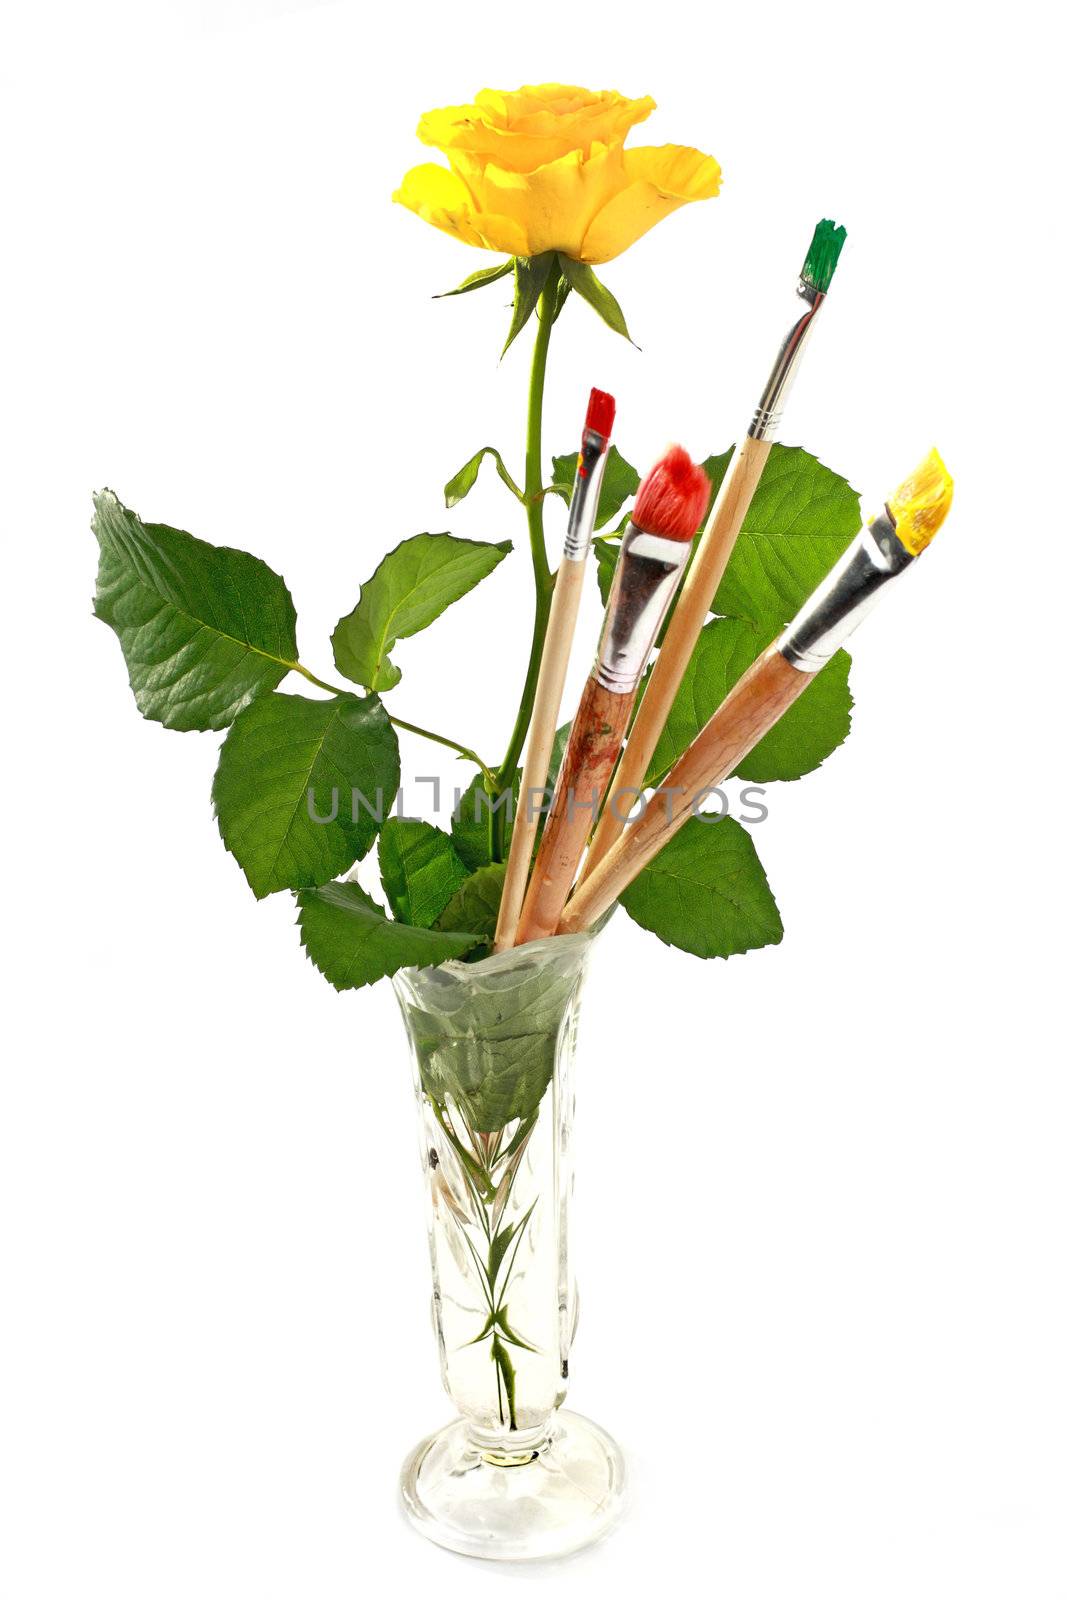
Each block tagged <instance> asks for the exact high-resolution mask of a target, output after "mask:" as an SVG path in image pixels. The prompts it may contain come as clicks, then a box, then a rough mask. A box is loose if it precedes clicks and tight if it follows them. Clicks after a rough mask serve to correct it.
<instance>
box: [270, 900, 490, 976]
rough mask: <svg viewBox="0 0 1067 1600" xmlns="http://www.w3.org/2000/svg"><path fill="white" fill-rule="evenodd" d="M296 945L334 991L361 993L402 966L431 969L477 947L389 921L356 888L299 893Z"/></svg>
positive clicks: (461, 936) (468, 940) (465, 937)
mask: <svg viewBox="0 0 1067 1600" xmlns="http://www.w3.org/2000/svg"><path fill="white" fill-rule="evenodd" d="M297 900H298V901H299V904H300V942H301V944H302V945H303V946H304V949H305V950H306V951H307V955H308V959H309V960H310V961H311V962H312V963H313V964H314V965H315V966H316V967H318V969H319V971H320V972H321V973H322V975H323V977H324V978H327V979H328V980H329V982H330V983H332V984H333V986H334V988H335V989H361V988H363V986H364V985H365V984H368V983H377V981H378V979H379V978H391V977H392V975H393V973H394V972H399V971H400V969H401V967H432V966H438V965H439V964H440V963H441V962H442V961H452V960H455V959H456V958H458V957H459V956H462V955H465V954H466V952H467V951H468V950H469V949H470V948H471V947H472V945H475V944H477V943H478V940H477V939H476V938H472V937H471V936H470V935H469V934H465V933H437V932H436V931H435V930H434V929H432V928H409V927H407V926H406V925H405V924H404V923H402V922H390V920H389V918H388V917H387V916H386V914H385V912H384V911H383V910H382V909H381V907H380V906H378V905H376V904H375V903H374V901H373V900H372V899H371V897H370V895H369V894H366V893H365V892H364V891H363V890H362V889H361V888H360V887H359V884H358V883H328V884H326V885H325V887H324V888H320V889H303V890H302V891H301V892H300V894H298V895H297Z"/></svg>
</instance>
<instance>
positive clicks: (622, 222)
mask: <svg viewBox="0 0 1067 1600" xmlns="http://www.w3.org/2000/svg"><path fill="white" fill-rule="evenodd" d="M622 162H623V169H624V173H625V184H624V185H622V186H620V188H619V190H618V192H617V193H616V194H615V195H614V196H613V197H612V198H611V199H610V200H608V202H607V203H606V204H605V205H604V206H603V208H602V209H601V210H600V211H599V212H598V213H597V215H596V216H595V217H594V218H593V220H592V222H591V223H590V225H589V227H588V228H587V230H586V232H585V234H584V237H583V239H582V243H581V248H580V253H579V255H578V259H579V260H580V261H586V262H588V263H589V264H590V265H591V266H596V265H598V264H599V263H600V262H602V261H611V260H612V259H613V257H615V256H617V255H620V254H621V253H622V251H623V250H628V249H629V247H630V245H632V244H634V243H635V242H636V240H638V239H640V238H641V236H642V234H645V233H647V232H648V230H649V229H650V228H654V227H655V225H656V223H657V222H661V221H662V220H663V218H664V217H667V216H669V215H670V213H671V212H672V211H676V210H677V209H678V207H679V206H683V205H686V204H688V202H689V201H691V200H708V199H710V198H711V197H712V196H713V195H717V194H718V192H719V180H720V177H721V171H720V168H719V163H718V162H717V161H716V160H715V159H714V158H713V157H712V156H706V155H704V154H703V153H702V151H700V150H693V149H691V148H690V147H689V146H687V145H678V144H666V145H659V146H645V147H642V148H639V149H637V150H624V151H623V152H622Z"/></svg>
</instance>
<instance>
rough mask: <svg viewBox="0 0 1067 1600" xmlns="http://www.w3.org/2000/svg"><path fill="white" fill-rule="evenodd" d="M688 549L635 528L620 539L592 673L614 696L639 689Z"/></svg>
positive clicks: (685, 543) (677, 541)
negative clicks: (617, 557) (620, 545)
mask: <svg viewBox="0 0 1067 1600" xmlns="http://www.w3.org/2000/svg"><path fill="white" fill-rule="evenodd" d="M689 550H690V545H689V543H688V542H687V541H684V540H681V541H680V540H678V539H662V538H660V537H659V535H658V534H655V533H646V532H645V531H644V529H643V528H638V527H635V526H634V524H633V523H631V524H630V526H629V527H628V528H627V530H626V532H625V534H624V535H623V540H622V547H621V549H620V551H619V559H618V563H617V565H616V567H615V578H614V581H613V583H612V585H611V593H610V594H609V595H608V604H607V612H606V615H605V618H604V631H603V632H602V633H601V635H600V646H599V649H598V650H597V661H596V667H595V668H594V677H595V678H596V681H597V682H598V683H599V684H600V685H601V687H602V688H605V689H609V690H610V691H611V692H612V694H629V693H630V692H631V691H632V690H634V689H636V688H637V685H638V682H639V681H640V677H641V674H642V672H643V671H644V670H645V663H646V662H647V660H648V658H649V656H650V655H651V653H652V646H653V645H654V644H655V642H656V635H657V634H658V633H659V630H660V628H661V626H662V624H663V619H664V617H665V616H666V615H667V607H668V606H669V605H670V603H671V601H672V599H673V598H674V592H675V590H676V589H677V587H678V584H679V581H680V579H681V576H682V573H683V572H684V571H685V564H686V561H687V559H688V557H689Z"/></svg>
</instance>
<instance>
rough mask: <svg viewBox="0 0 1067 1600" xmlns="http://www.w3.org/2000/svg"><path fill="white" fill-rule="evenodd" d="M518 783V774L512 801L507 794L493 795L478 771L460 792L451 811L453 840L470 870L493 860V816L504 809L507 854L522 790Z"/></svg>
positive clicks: (457, 851)
mask: <svg viewBox="0 0 1067 1600" xmlns="http://www.w3.org/2000/svg"><path fill="white" fill-rule="evenodd" d="M518 783H519V780H518V775H517V774H516V778H515V784H514V794H513V795H512V796H511V799H510V804H509V797H508V796H507V795H493V796H490V794H489V791H488V790H487V789H486V787H485V778H484V777H483V775H482V774H481V773H480V772H479V773H476V774H475V776H474V777H473V778H472V780H471V782H470V783H469V784H468V785H467V787H466V789H465V790H464V791H463V794H462V795H461V796H460V800H459V804H458V805H457V806H456V809H455V811H454V813H453V815H452V843H453V845H454V846H455V849H456V854H457V855H458V856H459V859H460V860H461V861H462V862H463V865H464V866H465V867H467V868H468V869H469V870H470V871H471V872H476V871H477V869H478V868H479V867H487V866H489V865H490V863H491V862H492V860H493V816H494V814H495V813H496V812H497V811H499V810H501V809H503V811H504V815H505V820H504V854H505V855H507V851H508V846H509V845H510V843H511V833H512V827H513V823H514V809H515V799H516V797H517V796H518V792H519V788H518Z"/></svg>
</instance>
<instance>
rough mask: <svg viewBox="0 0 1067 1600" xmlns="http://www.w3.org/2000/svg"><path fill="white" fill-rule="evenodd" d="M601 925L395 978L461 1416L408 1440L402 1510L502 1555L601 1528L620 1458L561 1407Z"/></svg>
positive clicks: (441, 1335) (442, 1330)
mask: <svg viewBox="0 0 1067 1600" xmlns="http://www.w3.org/2000/svg"><path fill="white" fill-rule="evenodd" d="M595 939H596V935H595V934H588V933H583V934H573V935H568V936H566V937H564V938H556V939H546V940H540V941H538V942H537V943H534V944H529V945H524V946H521V947H520V948H518V949H517V950H510V951H506V952H504V953H502V954H500V955H496V956H491V957H489V958H488V959H487V960H484V961H480V962H476V963H471V964H465V963H463V962H449V963H447V964H446V965H445V966H441V967H429V968H425V969H419V970H415V969H409V970H406V971H403V972H401V973H399V974H398V975H397V977H396V978H395V979H394V980H393V981H394V987H395V989H396V993H397V996H398V998H399V1001H400V1006H401V1010H402V1011H403V1014H404V1021H405V1024H406V1026H407V1031H408V1037H409V1039H410V1042H411V1049H412V1055H413V1057H414V1066H415V1089H416V1095H417V1100H418V1118H419V1140H420V1151H421V1157H422V1165H423V1170H424V1174H425V1179H426V1192H427V1214H428V1225H429V1238H430V1264H431V1271H432V1276H433V1300H432V1311H433V1327H434V1333H435V1336H436V1339H437V1350H438V1355H439V1357H440V1363H441V1374H442V1377H443V1380H444V1386H445V1389H446V1391H447V1392H448V1395H449V1397H450V1398H451V1400H452V1401H453V1403H454V1404H455V1406H456V1408H457V1410H458V1411H459V1416H458V1417H457V1418H456V1419H455V1420H454V1421H453V1422H451V1423H449V1424H448V1425H447V1426H446V1427H444V1428H442V1429H441V1430H440V1431H439V1432H437V1433H434V1434H432V1435H431V1436H430V1437H429V1438H428V1439H425V1440H424V1441H423V1442H422V1443H421V1444H420V1445H419V1446H418V1447H417V1448H416V1449H415V1450H413V1451H412V1453H411V1455H410V1456H409V1457H408V1460H407V1462H406V1463H405V1466H404V1470H403V1474H402V1478H401V1493H402V1497H403V1502H404V1505H405V1508H406V1510H407V1513H408V1515H409V1517H410V1518H411V1520H412V1521H413V1522H414V1524H415V1526H416V1527H417V1528H418V1529H419V1530H420V1532H422V1533H424V1534H425V1535H426V1536H427V1537H428V1538H430V1539H433V1540H434V1541H435V1542H436V1543H437V1544H441V1545H444V1546H446V1547H447V1548H448V1549H450V1550H457V1551H460V1552H462V1553H463V1554H465V1555H474V1556H483V1557H488V1558H490V1559H497V1560H524V1559H533V1558H538V1557H541V1558H543V1557H547V1556H558V1555H564V1554H567V1553H568V1552H570V1551H573V1550H577V1549H580V1548H581V1547H582V1546H583V1545H586V1544H589V1543H591V1542H592V1541H593V1540H594V1539H597V1538H599V1537H600V1536H601V1535H602V1534H604V1533H606V1532H607V1531H608V1529H609V1528H610V1527H612V1525H613V1524H614V1522H615V1521H616V1519H617V1518H618V1515H619V1513H620V1511H621V1509H622V1503H623V1480H624V1466H623V1458H622V1455H621V1452H620V1451H619V1448H618V1446H617V1445H616V1444H615V1442H614V1441H613V1440H612V1439H611V1438H610V1437H609V1436H608V1435H607V1434H606V1433H604V1432H603V1431H602V1430H601V1429H600V1428H598V1427H597V1426H596V1425H595V1423H592V1422H590V1421H588V1420H587V1419H586V1418H584V1417H581V1416H578V1415H577V1414H576V1413H574V1412H571V1411H563V1410H561V1409H560V1407H561V1406H562V1404H563V1400H564V1397H565V1395H566V1392H567V1380H568V1377H569V1375H570V1361H571V1343H572V1340H573V1338H574V1330H575V1324H576V1322H577V1315H578V1299H577V1295H576V1292H575V1287H574V1275H573V1269H572V1263H571V1254H570V1247H569V1239H568V1232H569V1220H570V1210H571V1193H572V1188H573V1176H574V1175H573V1168H572V1163H571V1136H572V1129H573V1121H574V1048H575V1039H576V1035H577V1027H578V1009H579V1000H580V995H581V989H582V983H583V980H584V977H585V973H586V967H587V963H588V960H589V956H590V952H591V950H592V948H593V945H594V943H595Z"/></svg>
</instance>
